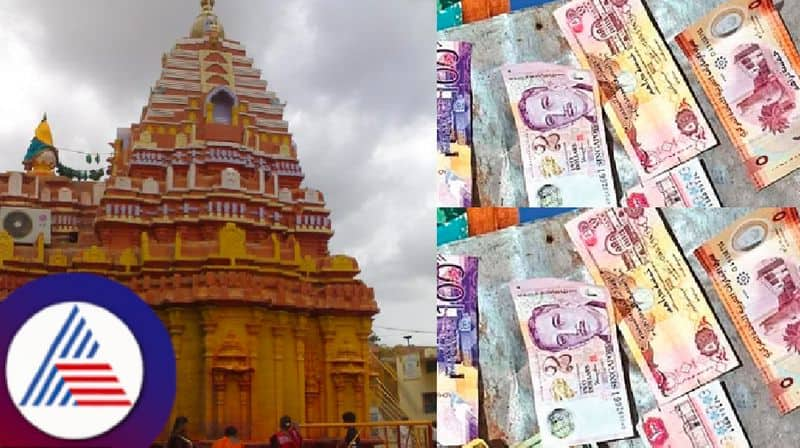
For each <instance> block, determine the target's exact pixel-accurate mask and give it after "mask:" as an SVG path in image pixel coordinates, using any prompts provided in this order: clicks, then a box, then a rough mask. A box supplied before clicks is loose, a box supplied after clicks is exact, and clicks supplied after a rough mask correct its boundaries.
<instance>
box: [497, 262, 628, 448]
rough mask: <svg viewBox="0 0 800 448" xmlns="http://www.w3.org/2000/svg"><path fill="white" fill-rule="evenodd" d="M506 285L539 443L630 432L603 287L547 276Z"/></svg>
mask: <svg viewBox="0 0 800 448" xmlns="http://www.w3.org/2000/svg"><path fill="white" fill-rule="evenodd" d="M509 288H510V289H511V294H512V296H513V297H514V307H515V308H516V310H517V318H518V319H519V324H520V328H521V330H522V338H523V340H524V341H525V348H526V350H527V353H528V365H529V367H530V372H531V378H532V379H533V396H534V401H535V404H536V406H535V407H536V419H537V421H538V422H539V427H540V435H541V437H542V443H543V444H544V446H547V447H550V446H553V447H556V446H563V447H567V446H570V445H576V444H580V443H593V442H601V441H605V440H614V439H621V438H625V437H630V436H632V435H633V424H632V423H631V414H630V405H629V404H628V395H627V393H626V388H625V378H624V374H623V371H622V362H621V361H620V354H619V343H618V341H617V332H616V327H615V320H614V307H613V305H612V302H611V297H610V295H609V293H608V290H606V289H605V288H602V287H599V286H594V285H588V284H585V283H578V282H572V281H567V280H560V279H554V278H541V279H531V280H522V281H514V282H511V283H509Z"/></svg>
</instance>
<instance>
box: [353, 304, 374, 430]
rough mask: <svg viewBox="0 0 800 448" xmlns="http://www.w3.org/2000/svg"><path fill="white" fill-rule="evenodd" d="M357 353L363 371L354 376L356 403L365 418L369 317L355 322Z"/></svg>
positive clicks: (370, 330)
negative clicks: (358, 348) (361, 362)
mask: <svg viewBox="0 0 800 448" xmlns="http://www.w3.org/2000/svg"><path fill="white" fill-rule="evenodd" d="M356 325H357V331H356V337H357V338H358V345H359V347H360V350H359V355H360V356H361V359H362V361H363V363H364V364H363V365H364V371H363V372H362V373H361V374H360V375H359V376H358V377H357V378H356V403H357V406H358V412H359V413H361V415H363V416H364V417H362V418H364V419H365V420H367V417H368V416H369V381H370V378H369V371H370V363H371V353H370V350H369V336H370V334H372V321H371V320H370V319H363V318H358V321H357V323H356Z"/></svg>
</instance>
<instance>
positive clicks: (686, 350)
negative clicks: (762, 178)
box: [566, 208, 739, 404]
mask: <svg viewBox="0 0 800 448" xmlns="http://www.w3.org/2000/svg"><path fill="white" fill-rule="evenodd" d="M566 228H567V232H568V233H569V236H570V238H571V239H572V242H573V243H575V246H576V247H577V250H578V253H579V254H580V256H581V258H582V259H583V262H584V263H586V267H587V268H588V269H589V273H590V274H591V275H592V277H593V278H594V280H595V281H596V282H598V283H600V282H602V283H603V284H605V286H606V287H607V288H608V290H609V291H610V293H611V298H612V300H613V301H614V308H615V310H616V312H617V322H618V323H619V324H618V325H619V329H620V332H621V333H622V336H623V338H624V339H625V342H626V343H627V344H628V347H630V349H631V354H632V355H633V359H634V360H636V363H637V364H638V366H639V369H641V371H642V375H643V376H644V378H645V380H647V383H648V385H649V386H650V390H651V391H652V392H653V395H655V397H656V400H657V401H658V402H659V403H660V404H663V403H666V402H668V401H670V400H673V399H675V398H678V397H680V396H681V395H683V394H685V393H687V392H689V391H691V390H693V389H695V388H697V387H698V386H701V385H703V384H706V383H708V382H709V381H712V380H714V379H715V378H717V377H718V376H720V375H722V374H723V373H725V372H727V371H729V370H731V369H733V368H735V367H736V366H738V365H739V361H738V360H737V359H736V355H735V354H734V352H733V349H732V348H731V346H730V343H729V342H728V338H727V337H726V336H725V333H723V332H722V328H721V327H720V325H719V322H717V319H716V317H715V316H714V313H713V312H712V311H711V307H710V306H709V304H708V302H707V301H706V298H705V296H704V295H703V291H702V290H701V289H700V286H699V285H698V284H697V282H696V281H695V279H694V277H693V276H692V271H691V270H689V266H688V265H687V264H686V261H685V260H684V259H683V255H682V254H681V252H680V250H679V249H678V247H677V246H676V245H675V243H674V242H673V241H672V237H671V236H670V234H669V232H668V231H667V227H666V225H665V224H664V222H663V221H662V220H661V216H660V215H659V214H658V210H656V209H653V208H624V209H623V208H617V209H592V210H589V211H587V212H585V213H583V214H581V215H579V216H578V217H576V218H575V219H573V220H572V221H570V222H568V223H567V224H566Z"/></svg>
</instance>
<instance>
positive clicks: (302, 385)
mask: <svg viewBox="0 0 800 448" xmlns="http://www.w3.org/2000/svg"><path fill="white" fill-rule="evenodd" d="M307 329H308V318H307V317H306V316H303V315H300V316H297V323H296V325H295V327H294V341H295V362H296V363H297V393H296V395H295V398H294V399H296V400H297V402H298V405H299V406H300V409H299V414H298V417H296V418H297V419H303V420H305V415H306V374H305V367H306V332H307Z"/></svg>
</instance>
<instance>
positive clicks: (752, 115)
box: [437, 0, 800, 207]
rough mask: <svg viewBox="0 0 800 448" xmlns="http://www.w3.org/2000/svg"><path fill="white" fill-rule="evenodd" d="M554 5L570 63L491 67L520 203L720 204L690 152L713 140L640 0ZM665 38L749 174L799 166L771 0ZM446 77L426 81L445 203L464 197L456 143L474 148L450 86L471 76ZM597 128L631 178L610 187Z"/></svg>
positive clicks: (796, 66)
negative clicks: (516, 156)
mask: <svg viewBox="0 0 800 448" xmlns="http://www.w3.org/2000/svg"><path fill="white" fill-rule="evenodd" d="M554 15H555V20H556V22H557V23H558V26H559V27H560V29H561V31H562V33H563V35H564V37H565V38H566V41H567V42H568V44H569V46H570V47H571V48H572V50H573V52H574V54H575V56H576V58H577V60H578V61H579V64H580V67H570V66H563V65H554V64H550V63H546V62H540V61H529V62H523V63H514V64H508V65H505V66H503V67H500V71H501V73H502V77H503V80H504V82H505V86H506V91H507V94H508V99H509V104H510V112H511V115H513V117H514V121H515V124H516V128H517V134H518V139H519V148H520V152H521V160H522V167H523V172H524V178H525V187H526V192H527V198H528V206H530V207H559V206H586V207H608V206H617V205H623V206H631V207H718V206H720V202H719V199H718V198H717V194H716V192H715V191H714V187H713V185H712V183H711V181H710V180H709V178H708V175H707V173H706V171H705V169H704V167H703V165H702V164H701V162H700V160H699V158H697V156H698V155H700V154H701V153H703V152H704V151H707V150H709V149H711V148H713V147H715V146H717V145H718V143H719V140H718V138H717V136H715V134H714V132H713V131H712V129H711V127H710V126H709V122H708V120H707V118H706V117H705V115H704V113H703V110H702V109H701V108H700V107H699V106H698V104H697V101H696V100H695V98H694V96H693V93H692V91H691V90H690V89H689V87H688V85H687V82H686V79H685V77H684V73H682V72H681V70H680V69H679V68H678V66H677V64H676V63H675V60H674V59H673V56H672V54H671V53H670V51H669V49H668V47H667V44H666V42H665V41H664V40H663V39H662V38H661V35H660V34H659V30H658V29H657V28H656V26H655V24H654V23H653V22H652V20H651V19H650V16H649V15H648V12H647V10H646V8H645V6H644V4H643V3H642V0H571V1H568V2H566V3H565V4H564V5H563V6H561V7H560V8H558V9H557V10H555V13H554ZM675 41H676V43H677V45H678V47H679V48H680V49H681V50H682V51H683V53H684V54H685V55H686V57H687V58H688V60H689V62H690V64H691V67H692V71H693V73H691V74H690V75H691V76H694V77H695V78H696V79H697V80H698V81H699V84H700V85H701V86H702V89H703V90H704V92H705V94H706V96H707V98H708V100H709V101H710V103H711V105H712V106H713V109H714V111H715V112H716V115H717V117H718V119H719V120H720V122H721V123H722V125H723V128H724V130H725V132H726V133H727V136H728V138H729V139H730V141H731V143H732V146H733V148H734V149H735V151H736V152H737V153H738V156H739V157H740V158H741V160H742V162H743V165H744V167H745V169H746V172H747V174H748V175H749V177H750V179H751V180H752V182H753V184H754V186H755V188H757V189H758V190H761V189H763V188H765V187H767V186H769V185H771V184H773V183H775V182H776V181H777V180H779V179H781V178H782V177H784V176H786V175H788V174H789V173H791V172H792V171H794V170H796V169H797V168H798V167H800V144H798V142H800V120H798V117H800V109H798V102H799V101H800V80H798V71H800V55H799V54H798V52H797V49H796V48H795V46H794V44H793V43H792V39H791V37H790V35H789V33H788V31H787V29H786V26H785V25H784V23H783V21H782V20H781V18H780V16H779V14H778V12H777V11H776V9H775V6H774V4H773V2H772V0H728V1H726V2H723V3H722V4H721V5H720V6H719V7H717V8H716V9H714V10H713V11H710V12H709V13H708V14H707V15H706V16H705V17H702V18H701V19H700V20H698V21H697V22H696V23H694V24H692V25H690V26H689V27H688V28H687V29H685V30H684V31H683V32H681V33H680V34H678V35H677V37H676V38H675ZM439 48H440V49H450V50H449V51H451V53H449V54H450V55H451V57H450V60H451V61H455V60H456V59H462V60H463V59H464V57H465V55H466V54H467V53H468V52H469V50H468V49H471V47H470V46H469V44H468V43H465V42H440V43H439ZM455 55H458V58H456V56H455ZM445 59H447V58H444V57H443V56H442V55H440V56H438V58H437V61H438V63H439V65H438V66H437V74H438V75H439V76H438V78H437V79H439V80H440V83H441V82H444V80H449V79H451V78H448V77H447V76H445V75H446V74H451V75H453V76H454V75H455V71H454V72H451V71H449V70H456V69H457V66H456V65H453V64H451V65H450V66H447V65H446V62H443V61H444V60H445ZM445 67H452V69H451V68H447V69H446V70H445ZM462 67H463V64H462ZM465 69H466V68H465ZM458 75H459V78H458V79H459V80H464V79H468V78H469V77H470V74H469V72H458ZM467 82H468V81H467ZM453 89H454V87H452V85H442V86H441V87H440V89H439V90H438V92H437V98H438V99H439V101H438V103H437V108H438V115H437V117H438V120H439V154H440V163H439V189H438V191H439V193H438V194H439V198H438V201H439V202H438V204H439V206H443V207H444V206H451V205H448V204H452V203H454V202H460V203H464V202H465V201H466V200H470V201H471V200H472V195H471V193H472V189H471V188H469V187H465V186H464V185H462V184H461V183H460V182H468V181H470V180H471V179H473V178H474V177H475V176H472V175H471V171H468V170H469V168H470V167H471V165H470V163H469V162H468V161H466V160H461V159H460V157H461V155H464V157H466V154H467V151H466V150H462V149H461V146H458V145H461V144H463V145H466V147H469V151H470V153H472V152H474V151H475V150H476V148H475V147H474V145H473V144H472V140H471V120H468V119H467V118H466V117H463V118H461V120H460V123H462V124H463V125H462V126H461V128H463V129H466V128H467V127H469V129H470V133H469V135H467V133H466V132H464V133H461V134H460V133H459V129H460V127H459V124H458V123H459V119H458V118H457V117H458V112H457V111H460V110H465V107H463V104H464V103H463V101H462V102H460V103H459V102H458V101H459V100H457V99H451V98H467V97H468V96H469V95H468V91H469V90H470V89H468V88H467V87H461V88H459V89H456V90H453ZM457 92H458V93H457ZM468 113H469V112H467V114H468ZM604 113H605V120H604ZM467 124H469V125H467ZM607 128H609V129H610V130H611V131H612V132H613V133H614V135H615V136H616V137H617V138H618V139H619V141H620V142H621V143H622V146H623V147H624V149H625V152H626V153H627V155H628V157H629V158H630V160H631V161H633V164H634V166H635V168H636V171H637V173H638V176H639V181H640V183H639V185H638V186H636V187H634V188H632V189H630V190H629V191H617V190H616V188H617V187H616V185H618V183H617V182H615V180H616V179H615V168H614V164H613V161H612V157H611V154H610V152H609V145H608V142H607V141H606V129H607ZM462 134H463V135H462ZM448 139H449V140H448ZM448 142H449V145H448ZM456 147H457V148H458V149H453V148H456ZM466 147H465V148H466ZM448 148H449V149H448ZM478 150H480V149H478ZM720 150H723V149H720ZM447 151H450V156H449V157H447V156H443V155H442V154H448V152H447ZM454 152H457V153H458V154H459V156H458V157H454V156H453V155H452V153H454ZM731 156H732V157H733V154H731ZM459 192H461V193H459ZM459 194H461V196H458V195H459ZM452 206H454V205H452Z"/></svg>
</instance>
